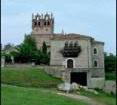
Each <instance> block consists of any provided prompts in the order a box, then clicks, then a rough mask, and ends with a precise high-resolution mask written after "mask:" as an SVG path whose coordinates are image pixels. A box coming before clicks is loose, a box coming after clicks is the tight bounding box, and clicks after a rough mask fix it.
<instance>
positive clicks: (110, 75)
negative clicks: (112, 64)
mask: <svg viewBox="0 0 117 105" xmlns="http://www.w3.org/2000/svg"><path fill="white" fill-rule="evenodd" d="M105 77H106V80H115V81H116V73H106V74H105Z"/></svg>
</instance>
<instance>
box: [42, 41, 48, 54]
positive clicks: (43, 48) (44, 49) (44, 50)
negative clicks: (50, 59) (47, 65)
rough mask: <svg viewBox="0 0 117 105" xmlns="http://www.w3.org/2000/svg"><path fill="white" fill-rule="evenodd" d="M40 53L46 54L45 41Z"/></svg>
mask: <svg viewBox="0 0 117 105" xmlns="http://www.w3.org/2000/svg"><path fill="white" fill-rule="evenodd" d="M42 53H44V54H47V45H46V43H45V41H44V42H43V46H42Z"/></svg>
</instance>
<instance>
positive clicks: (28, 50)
mask: <svg viewBox="0 0 117 105" xmlns="http://www.w3.org/2000/svg"><path fill="white" fill-rule="evenodd" d="M36 51H37V48H36V43H35V40H34V39H33V38H32V36H31V35H25V39H24V41H23V43H22V44H20V45H19V46H18V47H17V48H16V51H15V52H12V54H13V55H14V57H15V61H17V62H22V63H24V62H25V63H26V62H31V61H32V59H33V58H34V53H35V52H36Z"/></svg>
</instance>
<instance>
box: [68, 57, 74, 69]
mask: <svg viewBox="0 0 117 105" xmlns="http://www.w3.org/2000/svg"><path fill="white" fill-rule="evenodd" d="M67 68H73V60H72V59H68V60H67Z"/></svg>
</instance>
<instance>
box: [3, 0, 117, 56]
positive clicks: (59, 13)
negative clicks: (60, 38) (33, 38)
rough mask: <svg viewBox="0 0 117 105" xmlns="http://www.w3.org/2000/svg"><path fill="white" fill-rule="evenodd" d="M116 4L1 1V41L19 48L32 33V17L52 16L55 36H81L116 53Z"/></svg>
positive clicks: (67, 0) (62, 0)
mask: <svg viewBox="0 0 117 105" xmlns="http://www.w3.org/2000/svg"><path fill="white" fill-rule="evenodd" d="M115 3H116V0H2V8H1V9H2V11H1V12H2V13H1V14H2V16H1V21H2V24H1V26H2V27H1V39H2V40H1V41H2V44H7V43H8V42H10V43H13V44H15V45H16V44H20V43H21V42H22V41H23V39H24V34H25V33H27V34H28V33H30V32H31V18H32V13H35V14H36V13H37V12H38V13H46V12H48V13H51V12H52V13H53V15H54V17H55V31H54V32H55V33H60V32H61V30H62V29H64V31H65V33H79V34H83V35H88V36H92V37H94V38H95V39H96V40H99V41H104V42H105V51H107V52H111V53H114V54H115V53H116V29H115V28H116V19H115V18H116V10H115V8H116V6H115Z"/></svg>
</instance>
